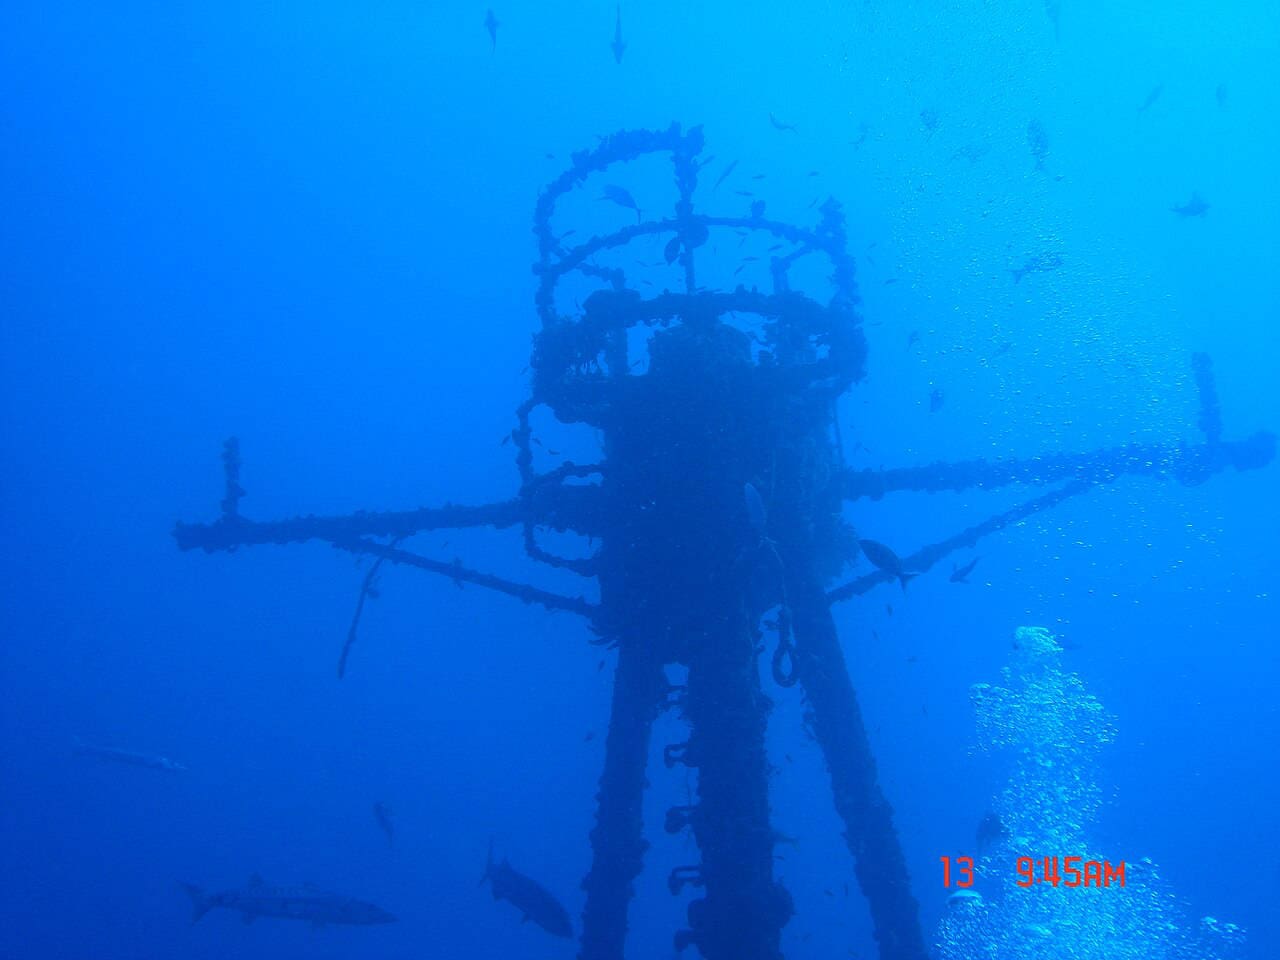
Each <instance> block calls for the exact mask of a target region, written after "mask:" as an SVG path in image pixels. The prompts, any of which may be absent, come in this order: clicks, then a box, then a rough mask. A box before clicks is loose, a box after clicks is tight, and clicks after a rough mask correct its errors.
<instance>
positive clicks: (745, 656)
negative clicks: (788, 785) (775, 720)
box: [685, 608, 792, 960]
mask: <svg viewBox="0 0 1280 960" xmlns="http://www.w3.org/2000/svg"><path fill="white" fill-rule="evenodd" d="M721 613H722V614H727V616H725V619H724V620H718V621H712V622H713V623H715V626H713V627H711V628H710V629H708V630H707V631H706V632H705V633H704V634H703V635H702V636H699V637H698V638H697V639H696V640H695V641H694V642H693V644H692V645H691V646H692V650H691V655H690V661H689V681H688V683H689V686H688V695H687V699H686V702H685V713H686V715H687V716H688V719H689V721H690V724H691V726H692V733H691V736H690V739H689V744H688V748H687V750H686V762H688V763H690V764H692V765H693V766H696V767H697V768H698V799H699V802H698V807H697V811H696V814H695V815H694V817H693V818H692V824H693V830H694V835H695V837H696V838H697V841H698V847H699V849H700V851H701V855H702V866H701V870H700V882H701V883H702V884H703V886H704V887H705V895H704V896H703V897H702V898H701V899H698V900H695V901H693V902H692V903H691V904H690V905H689V926H690V928H691V935H690V936H689V939H691V940H692V941H693V943H695V944H696V945H697V947H698V949H699V950H700V951H701V952H702V955H703V956H704V957H707V958H708V960H781V957H782V952H781V946H780V941H781V934H782V928H783V926H784V925H785V924H786V922H787V920H788V919H789V918H790V916H791V913H792V908H791V898H790V896H789V895H788V894H787V892H786V890H785V889H784V888H783V887H782V886H781V885H780V884H778V883H775V882H774V879H773V841H774V837H773V830H772V828H771V827H770V825H769V792H768V791H769V782H768V761H767V759H766V757H765V748H764V735H765V726H766V723H767V718H768V712H769V701H768V699H767V698H766V696H765V694H764V692H763V691H762V690H761V688H760V676H759V668H758V667H757V664H756V650H755V633H754V631H753V630H752V629H751V626H750V624H749V622H748V620H747V618H746V616H745V614H743V615H740V616H738V617H736V618H735V617H734V616H733V615H732V612H731V608H721ZM735 620H736V622H734V621H735ZM726 621H727V622H726Z"/></svg>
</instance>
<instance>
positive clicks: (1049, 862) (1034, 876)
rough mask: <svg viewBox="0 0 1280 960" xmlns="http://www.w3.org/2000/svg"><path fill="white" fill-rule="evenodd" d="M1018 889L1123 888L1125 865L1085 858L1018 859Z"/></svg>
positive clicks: (1122, 862) (1121, 862)
mask: <svg viewBox="0 0 1280 960" xmlns="http://www.w3.org/2000/svg"><path fill="white" fill-rule="evenodd" d="M1017 871H1018V886H1020V887H1030V886H1033V885H1035V884H1037V883H1048V884H1051V885H1052V886H1055V887H1056V886H1058V884H1062V886H1064V887H1109V886H1111V885H1112V884H1115V885H1117V886H1121V887H1123V886H1124V861H1123V860H1121V861H1120V863H1119V864H1116V865H1113V864H1112V863H1111V861H1110V860H1086V859H1085V858H1084V857H1019V858H1018V867H1017Z"/></svg>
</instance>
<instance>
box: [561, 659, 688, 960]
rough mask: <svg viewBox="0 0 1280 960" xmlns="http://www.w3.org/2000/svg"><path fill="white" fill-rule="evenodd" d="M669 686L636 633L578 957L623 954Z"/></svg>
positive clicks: (610, 959)
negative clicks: (656, 732)
mask: <svg viewBox="0 0 1280 960" xmlns="http://www.w3.org/2000/svg"><path fill="white" fill-rule="evenodd" d="M665 690H666V678H665V677H664V675H663V672H662V664H661V663H659V662H657V660H656V658H655V657H654V655H653V653H652V651H651V650H650V649H647V648H646V647H644V646H643V645H642V644H641V643H639V642H637V641H636V639H635V638H633V637H626V638H624V640H623V642H622V644H621V646H620V647H619V650H618V670H617V674H616V676H615V678H614V688H613V704H612V707H611V714H610V717H609V735H608V738H607V740H606V741H605V759H604V772H603V773H602V774H601V775H600V790H599V792H598V793H597V794H596V802H597V809H596V825H595V828H594V829H593V830H592V831H591V854H592V861H591V871H590V872H589V873H588V874H587V876H586V878H585V879H584V880H583V881H582V888H583V889H584V890H585V891H586V893H587V902H586V906H585V908H584V909H583V912H582V944H581V949H580V951H579V953H578V957H579V960H622V956H623V948H624V946H625V944H626V939H627V905H628V903H629V902H630V900H631V893H632V889H631V884H632V881H633V880H635V878H636V877H637V876H638V875H639V873H640V868H641V866H642V865H643V860H644V852H645V850H646V849H648V846H649V845H648V843H647V842H646V841H645V839H644V836H643V823H642V820H641V809H642V802H643V799H644V788H645V782H646V781H645V766H646V763H647V761H648V759H649V738H650V733H651V731H652V729H653V721H654V718H655V717H656V716H657V713H658V709H659V706H660V704H661V703H662V700H663V696H664V692H665Z"/></svg>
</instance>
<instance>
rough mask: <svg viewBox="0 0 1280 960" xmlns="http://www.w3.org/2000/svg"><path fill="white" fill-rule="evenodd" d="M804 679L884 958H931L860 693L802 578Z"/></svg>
mask: <svg viewBox="0 0 1280 960" xmlns="http://www.w3.org/2000/svg"><path fill="white" fill-rule="evenodd" d="M789 590H790V595H791V608H792V615H793V617H794V629H795V635H796V659H797V663H796V666H797V669H798V671H799V677H800V682H801V684H803V686H804V690H805V693H806V694H807V695H808V698H809V703H810V706H811V720H812V723H813V730H814V734H815V736H816V737H817V740H818V745H819V746H820V747H821V748H822V753H823V755H824V756H825V757H826V761H827V770H828V771H829V772H830V773H831V789H832V793H833V794H834V796H835V804H836V811H837V812H838V813H839V814H840V818H841V819H842V820H843V821H844V825H845V834H844V837H845V842H846V843H847V844H848V847H849V852H850V853H851V854H853V860H854V871H855V873H856V875H857V878H858V885H859V886H860V887H861V888H862V894H863V896H865V897H866V898H867V904H868V906H869V907H870V909H871V919H872V923H873V924H874V926H875V936H876V940H877V941H878V942H879V944H880V957H881V960H926V957H927V952H926V950H925V946H924V941H923V939H922V937H921V933H920V916H919V905H918V904H917V903H916V899H915V897H914V896H913V895H912V893H911V881H910V878H909V877H908V876H907V866H906V861H905V860H904V859H903V856H902V848H901V846H900V844H899V843H898V833H897V831H896V830H895V829H894V825H893V808H892V807H890V806H889V802H888V801H887V800H886V799H885V797H884V794H883V793H882V792H881V791H880V784H879V782H878V780H877V775H876V762H875V758H874V757H873V756H872V754H871V744H870V743H869V741H868V740H867V731H866V727H864V726H863V723H862V712H861V710H860V709H859V707H858V696H857V694H856V693H855V692H854V689H853V683H852V681H851V680H850V679H849V670H848V667H847V666H846V664H845V660H844V653H843V652H842V651H841V649H840V641H839V637H838V636H837V634H836V625H835V620H834V619H833V618H832V616H831V607H830V605H829V604H828V603H827V600H826V597H825V595H824V593H823V591H822V588H821V585H820V584H819V583H818V582H817V581H816V580H815V579H814V578H812V577H810V576H807V575H805V574H802V575H801V576H797V577H795V578H794V579H793V580H792V581H791V583H790V586H789Z"/></svg>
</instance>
